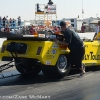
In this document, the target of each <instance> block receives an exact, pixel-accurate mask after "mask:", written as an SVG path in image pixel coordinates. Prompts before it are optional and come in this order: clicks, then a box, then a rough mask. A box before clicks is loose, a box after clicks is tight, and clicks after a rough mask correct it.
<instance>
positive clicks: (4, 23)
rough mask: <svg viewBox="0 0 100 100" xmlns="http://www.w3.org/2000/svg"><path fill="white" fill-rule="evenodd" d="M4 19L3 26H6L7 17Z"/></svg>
mask: <svg viewBox="0 0 100 100" xmlns="http://www.w3.org/2000/svg"><path fill="white" fill-rule="evenodd" d="M2 21H3V27H4V28H5V25H6V18H5V17H4V18H3V19H2Z"/></svg>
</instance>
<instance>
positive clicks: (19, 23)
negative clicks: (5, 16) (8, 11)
mask: <svg viewBox="0 0 100 100" xmlns="http://www.w3.org/2000/svg"><path fill="white" fill-rule="evenodd" d="M17 19H18V26H21V17H20V16H19V17H18V18H17Z"/></svg>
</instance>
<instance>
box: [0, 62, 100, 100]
mask: <svg viewBox="0 0 100 100" xmlns="http://www.w3.org/2000/svg"><path fill="white" fill-rule="evenodd" d="M1 63H3V62H0V64H1ZM3 74H4V76H5V77H6V78H3V79H2V76H1V75H0V100H100V69H98V70H96V71H95V70H94V69H93V68H92V67H91V68H90V69H88V71H87V73H86V75H84V76H83V77H79V71H78V70H75V69H74V70H71V72H70V74H69V75H68V76H66V77H65V78H63V79H60V80H58V79H47V78H46V77H45V76H44V75H43V74H42V73H39V75H37V76H35V77H32V76H31V77H30V76H21V75H20V74H19V73H18V72H17V71H16V70H15V68H11V69H9V70H7V71H5V72H4V73H3ZM12 74H13V75H15V74H17V75H15V76H10V75H12ZM9 76H10V77H9Z"/></svg>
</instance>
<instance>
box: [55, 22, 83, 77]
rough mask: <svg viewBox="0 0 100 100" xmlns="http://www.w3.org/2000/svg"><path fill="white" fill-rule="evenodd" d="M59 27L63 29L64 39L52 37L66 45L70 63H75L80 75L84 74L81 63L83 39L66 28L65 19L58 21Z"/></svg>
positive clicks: (58, 42)
mask: <svg viewBox="0 0 100 100" xmlns="http://www.w3.org/2000/svg"><path fill="white" fill-rule="evenodd" d="M60 26H61V29H62V31H63V36H64V38H65V40H64V41H59V40H57V39H54V41H55V42H56V43H57V44H60V45H64V46H67V47H68V48H69V50H70V55H69V56H70V58H69V60H70V64H71V66H73V65H75V66H76V67H77V68H79V69H80V71H81V74H80V75H81V76H82V75H84V74H85V68H84V66H83V64H82V60H83V58H84V54H85V47H84V44H83V41H82V40H81V39H80V37H79V35H78V34H77V33H75V32H74V31H72V30H70V29H69V28H68V25H67V24H66V22H65V21H61V22H60Z"/></svg>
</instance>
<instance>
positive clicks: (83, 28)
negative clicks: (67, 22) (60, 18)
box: [81, 24, 86, 33]
mask: <svg viewBox="0 0 100 100" xmlns="http://www.w3.org/2000/svg"><path fill="white" fill-rule="evenodd" d="M85 29H86V28H85V26H84V24H82V26H81V32H82V33H85Z"/></svg>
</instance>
